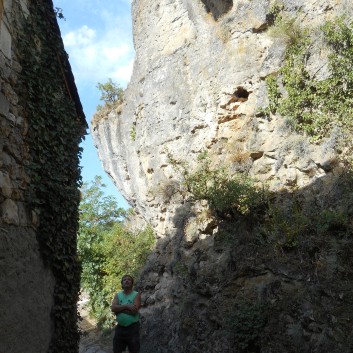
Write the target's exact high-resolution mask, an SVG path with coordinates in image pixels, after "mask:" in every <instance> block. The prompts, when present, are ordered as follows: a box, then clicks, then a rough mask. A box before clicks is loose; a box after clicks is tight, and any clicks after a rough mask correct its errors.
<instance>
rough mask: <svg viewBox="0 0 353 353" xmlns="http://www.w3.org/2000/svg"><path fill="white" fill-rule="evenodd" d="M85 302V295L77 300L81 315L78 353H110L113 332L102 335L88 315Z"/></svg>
mask: <svg viewBox="0 0 353 353" xmlns="http://www.w3.org/2000/svg"><path fill="white" fill-rule="evenodd" d="M87 302H88V300H87V298H85V297H83V298H82V300H80V301H79V302H78V305H79V312H80V315H81V317H82V321H81V323H80V327H81V329H82V331H83V335H82V337H81V341H80V348H79V353H112V352H113V349H112V340H113V333H112V334H110V335H102V333H101V331H99V330H98V329H97V328H96V325H95V321H94V320H93V319H92V318H90V317H89V315H88V310H87Z"/></svg>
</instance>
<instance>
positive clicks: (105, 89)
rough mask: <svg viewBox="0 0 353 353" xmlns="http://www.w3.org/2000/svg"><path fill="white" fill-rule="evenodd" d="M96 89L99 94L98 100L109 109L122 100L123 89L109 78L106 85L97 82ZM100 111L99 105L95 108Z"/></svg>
mask: <svg viewBox="0 0 353 353" xmlns="http://www.w3.org/2000/svg"><path fill="white" fill-rule="evenodd" d="M97 88H98V89H99V91H100V92H101V96H100V98H99V99H100V100H101V101H103V102H104V104H105V106H108V107H111V106H113V105H115V104H120V103H121V102H122V101H123V99H124V89H123V88H122V87H121V86H120V85H119V84H117V83H115V82H113V80H112V79H111V78H109V79H108V81H107V82H106V83H100V82H98V84H97ZM100 109H102V106H101V105H99V106H98V107H97V110H100Z"/></svg>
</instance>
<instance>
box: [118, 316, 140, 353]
mask: <svg viewBox="0 0 353 353" xmlns="http://www.w3.org/2000/svg"><path fill="white" fill-rule="evenodd" d="M126 347H128V348H129V352H130V353H139V352H140V323H139V322H136V323H135V324H132V325H130V326H127V327H124V326H119V325H117V326H116V328H115V335H114V339H113V351H114V353H122V352H124V351H125V350H126Z"/></svg>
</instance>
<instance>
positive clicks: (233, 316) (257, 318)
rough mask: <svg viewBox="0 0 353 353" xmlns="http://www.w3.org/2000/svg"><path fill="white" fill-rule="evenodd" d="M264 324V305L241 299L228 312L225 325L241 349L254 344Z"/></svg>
mask: <svg viewBox="0 0 353 353" xmlns="http://www.w3.org/2000/svg"><path fill="white" fill-rule="evenodd" d="M265 324H266V315H265V310H264V305H263V304H260V303H252V302H250V301H246V300H241V301H239V302H238V303H236V305H235V306H234V307H233V309H232V310H231V311H230V312H229V314H228V316H227V317H226V320H225V326H226V328H227V330H228V332H229V333H230V335H231V336H232V338H233V339H234V343H235V345H236V346H237V347H239V348H240V350H242V351H248V349H249V348H250V347H253V346H256V344H257V343H258V342H257V341H258V340H259V339H260V337H261V332H262V329H263V328H264V326H265Z"/></svg>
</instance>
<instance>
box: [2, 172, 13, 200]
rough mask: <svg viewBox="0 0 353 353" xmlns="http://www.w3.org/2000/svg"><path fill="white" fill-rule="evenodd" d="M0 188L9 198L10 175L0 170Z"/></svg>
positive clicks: (10, 189) (10, 191) (10, 190)
mask: <svg viewBox="0 0 353 353" xmlns="http://www.w3.org/2000/svg"><path fill="white" fill-rule="evenodd" d="M0 190H1V193H2V195H3V196H5V197H8V198H10V197H11V194H12V183H11V180H10V177H9V176H8V175H7V174H6V173H3V172H1V171H0Z"/></svg>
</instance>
